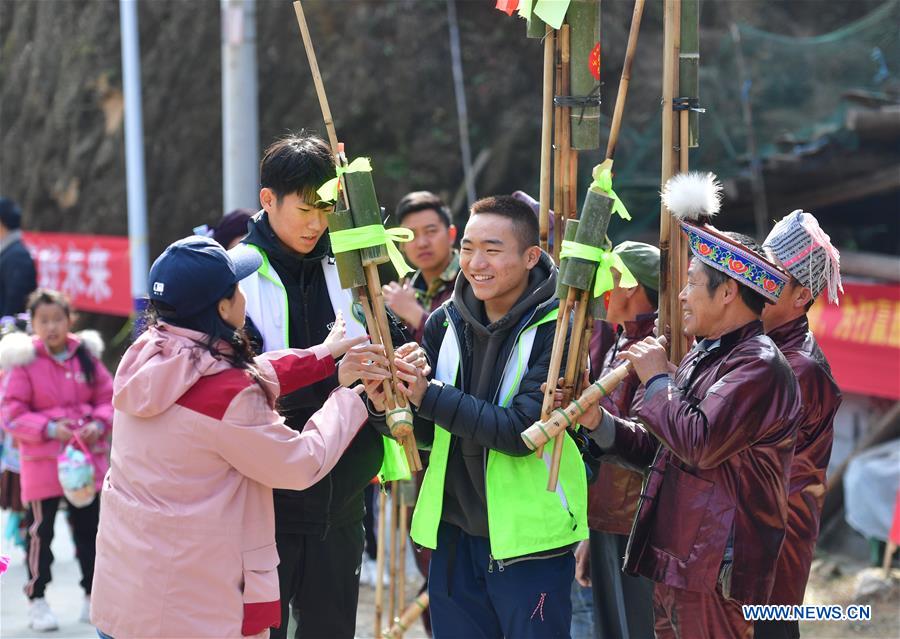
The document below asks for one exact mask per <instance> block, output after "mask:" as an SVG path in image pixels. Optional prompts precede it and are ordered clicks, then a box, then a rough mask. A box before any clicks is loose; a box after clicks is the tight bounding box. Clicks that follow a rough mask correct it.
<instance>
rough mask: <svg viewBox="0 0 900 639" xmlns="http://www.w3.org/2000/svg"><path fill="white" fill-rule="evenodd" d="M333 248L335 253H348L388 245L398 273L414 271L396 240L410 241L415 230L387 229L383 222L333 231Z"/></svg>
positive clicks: (402, 275)
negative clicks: (404, 257)
mask: <svg viewBox="0 0 900 639" xmlns="http://www.w3.org/2000/svg"><path fill="white" fill-rule="evenodd" d="M328 235H329V237H330V238H331V250H332V251H334V253H347V252H349V251H356V250H359V249H365V248H372V247H375V246H381V245H382V244H384V245H386V246H387V252H388V257H390V258H391V264H393V265H394V268H395V269H397V275H398V276H400V277H404V276H406V275H407V274H408V273H412V272H413V268H412V267H411V266H410V265H409V264H407V263H406V260H404V259H403V253H401V252H400V249H398V248H397V245H396V244H395V242H409V241H411V240H412V239H413V232H412V231H411V230H410V229H405V228H400V227H397V228H392V229H386V228H384V226H383V225H382V224H369V225H368V226H360V227H358V228H353V229H346V230H344V231H331V232H330V233H329V234H328Z"/></svg>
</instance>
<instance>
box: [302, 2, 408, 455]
mask: <svg viewBox="0 0 900 639" xmlns="http://www.w3.org/2000/svg"><path fill="white" fill-rule="evenodd" d="M294 12H295V13H296V16H297V24H298V26H299V28H300V35H301V37H302V40H303V46H304V48H305V50H306V55H307V58H308V59H309V67H310V72H311V73H312V76H313V84H314V86H315V89H316V94H317V96H318V99H319V105H320V107H321V109H322V116H323V119H324V120H325V128H326V130H327V132H328V141H329V144H330V145H331V151H332V154H333V155H334V158H335V164H336V165H337V166H338V167H344V168H346V166H347V161H346V156H345V155H344V153H343V149H342V146H341V145H339V143H338V139H337V133H336V131H335V127H334V120H333V119H332V117H331V109H330V107H329V105H328V98H327V96H326V94H325V85H324V83H323V82H322V75H321V73H320V71H319V64H318V60H317V58H316V53H315V49H314V48H313V44H312V38H311V36H310V34H309V27H308V25H307V23H306V16H305V14H304V12H303V5H302V4H301V2H300V1H299V0H297V1H295V2H294ZM339 173H341V172H339ZM340 185H341V186H342V187H343V188H340V189H339V192H340V199H339V203H340V204H343V206H336V208H338V209H339V213H338V214H337V217H336V218H335V219H334V220H333V221H332V220H331V219H329V228H330V229H332V228H333V229H335V230H348V223H349V222H350V221H351V219H352V228H362V227H366V226H372V225H380V224H381V208H380V207H379V206H378V198H377V196H376V195H375V186H374V183H373V181H372V174H371V171H355V172H349V171H348V172H343V174H342V175H340ZM347 211H349V213H350V219H348V217H347ZM334 215H335V214H331V216H334ZM342 253H343V254H344V257H343V259H341V260H340V261H337V260H336V263H337V266H338V270H339V273H340V277H341V283H342V285H343V284H345V283H347V284H353V285H354V286H355V289H354V290H355V295H356V298H357V299H358V300H359V302H360V304H361V306H362V308H363V314H364V315H365V319H366V326H367V329H368V331H369V334H370V335H371V338H372V343H373V344H378V345H381V346H383V347H384V350H385V355H386V356H387V359H388V363H389V365H390V369H391V375H392V377H391V379H389V380H386V381H385V383H384V392H385V403H386V404H387V409H388V410H387V423H388V426H389V427H390V429H391V433H392V435H393V436H394V438H395V439H396V440H397V441H398V442H399V443H400V444H401V445H402V446H403V451H404V453H405V455H406V461H407V465H408V466H409V468H410V469H411V470H413V471H418V470H422V462H421V460H420V458H419V451H418V448H417V446H416V442H415V436H414V435H413V432H412V411H411V410H410V409H409V405H408V402H407V401H406V398H405V397H404V396H403V395H402V394H400V393H398V392H396V390H395V387H394V383H395V379H396V375H397V371H396V368H395V366H394V348H393V343H392V341H391V334H390V326H389V324H388V320H387V313H386V311H385V304H384V298H383V297H382V293H381V281H380V278H379V276H378V264H381V263H384V262H386V261H388V260H389V259H390V258H389V256H388V251H387V247H386V245H385V244H384V243H383V242H382V243H381V244H376V245H374V246H369V247H366V248H362V249H357V250H352V251H346V252H342ZM353 254H356V256H357V257H354V255H353ZM357 259H358V260H359V265H361V268H362V271H363V274H364V278H365V279H364V281H363V280H362V279H361V278H360V270H359V268H360V266H359V265H357ZM342 266H343V267H344V268H345V270H346V272H341V267H342Z"/></svg>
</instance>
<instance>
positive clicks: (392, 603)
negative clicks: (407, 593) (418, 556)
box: [388, 481, 400, 623]
mask: <svg viewBox="0 0 900 639" xmlns="http://www.w3.org/2000/svg"><path fill="white" fill-rule="evenodd" d="M397 483H398V482H396V481H392V482H391V540H390V544H391V561H390V572H389V579H390V583H389V584H388V619H389V620H390V621H391V623H393V622H394V617H396V616H397V550H398V542H399V540H398V535H397V533H398V529H397V524H398V523H399V522H398V521H397V520H398V519H399V515H400V500H399V499H398V496H397V492H398V488H397Z"/></svg>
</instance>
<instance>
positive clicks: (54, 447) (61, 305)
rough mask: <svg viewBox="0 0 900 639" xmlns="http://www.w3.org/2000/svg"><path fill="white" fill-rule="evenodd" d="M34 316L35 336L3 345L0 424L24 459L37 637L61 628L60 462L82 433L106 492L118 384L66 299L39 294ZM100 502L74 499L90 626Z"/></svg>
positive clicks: (11, 338) (17, 336) (31, 302)
mask: <svg viewBox="0 0 900 639" xmlns="http://www.w3.org/2000/svg"><path fill="white" fill-rule="evenodd" d="M28 311H29V313H30V314H31V325H32V328H33V329H34V333H35V334H34V336H33V337H32V336H29V335H26V334H24V333H12V334H10V335H7V336H6V337H4V338H3V341H2V342H0V362H2V364H3V367H4V368H5V369H6V370H7V374H6V375H4V376H3V386H4V388H3V389H2V390H0V397H2V398H3V399H2V403H0V424H2V426H3V428H4V429H5V430H6V431H7V432H9V433H10V434H11V435H12V436H13V437H14V438H15V440H16V442H17V444H18V447H19V453H20V460H21V475H20V481H21V487H22V501H23V502H25V503H26V505H27V509H26V514H25V525H26V526H27V534H26V537H25V553H26V555H25V556H26V566H27V569H28V582H27V583H26V584H25V594H26V596H27V597H28V599H29V601H30V608H29V611H28V616H29V624H30V626H31V628H32V629H34V630H54V629H55V628H56V627H57V622H56V618H55V617H54V616H53V613H52V612H51V610H50V607H49V606H48V605H47V602H46V600H45V599H44V589H45V588H46V586H47V584H48V583H49V582H50V566H51V564H52V563H53V554H52V553H51V552H50V542H51V541H53V523H54V520H55V519H56V511H57V509H58V508H59V502H60V499H65V498H64V497H63V488H62V486H61V485H60V483H59V472H58V467H57V457H58V456H59V454H60V453H61V452H62V451H63V449H64V448H65V446H66V444H67V443H68V442H70V440H72V438H73V434H77V435H78V437H79V438H80V440H81V442H82V443H83V444H84V445H85V446H86V447H87V448H89V450H90V453H91V457H92V461H93V464H94V480H95V483H96V488H97V490H99V489H100V485H101V484H102V482H103V475H104V474H105V473H106V470H107V468H108V462H107V458H108V456H109V439H110V427H111V426H112V413H113V409H112V404H111V403H110V400H111V399H112V378H111V377H110V375H109V372H108V371H107V370H106V368H105V367H104V366H103V364H102V363H101V362H100V360H99V359H98V357H99V356H100V354H101V352H102V349H103V343H102V341H101V340H100V337H99V335H97V333H94V332H93V331H85V332H83V333H80V334H79V335H73V334H71V333H70V332H69V328H70V327H71V324H72V314H71V310H70V308H69V303H68V301H67V300H66V299H65V297H64V296H63V295H62V294H61V293H57V292H56V291H50V290H46V289H38V290H37V291H35V292H34V293H32V295H31V297H30V298H29V299H28ZM99 501H100V500H99V499H96V498H95V499H94V500H93V501H92V502H91V503H90V504H88V505H86V506H83V507H78V506H76V505H74V504H72V503H71V502H70V501H69V500H68V499H66V504H67V508H68V513H69V522H70V523H71V524H72V533H73V536H74V540H75V549H76V551H77V555H78V563H79V564H80V565H81V577H82V579H81V586H82V588H84V592H85V597H86V599H85V605H84V606H83V607H82V613H81V617H82V620H84V621H87V620H88V615H89V612H90V607H89V602H90V595H91V580H92V579H93V575H94V540H95V539H96V537H97V520H98V517H99V512H100V504H99Z"/></svg>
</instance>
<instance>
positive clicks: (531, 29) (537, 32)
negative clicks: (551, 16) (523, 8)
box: [525, 11, 547, 40]
mask: <svg viewBox="0 0 900 639" xmlns="http://www.w3.org/2000/svg"><path fill="white" fill-rule="evenodd" d="M546 24H547V23H546V22H544V21H543V20H541V19H540V18H538V17H537V16H536V15H535V13H534V11H532V12H531V20H529V21H528V22H527V25H528V26H527V27H526V31H525V35H527V36H528V37H529V38H534V39H536V40H540V39H542V38H543V37H544V36H545V35H546V33H547V26H546Z"/></svg>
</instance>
